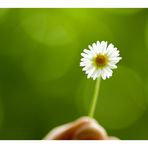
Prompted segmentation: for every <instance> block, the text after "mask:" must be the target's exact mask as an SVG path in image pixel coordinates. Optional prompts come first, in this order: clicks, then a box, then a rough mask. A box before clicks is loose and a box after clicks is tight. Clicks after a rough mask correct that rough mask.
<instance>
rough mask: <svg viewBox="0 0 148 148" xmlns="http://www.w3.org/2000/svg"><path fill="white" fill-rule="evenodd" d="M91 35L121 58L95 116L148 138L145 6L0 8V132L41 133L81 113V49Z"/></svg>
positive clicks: (112, 129) (86, 86) (113, 129)
mask: <svg viewBox="0 0 148 148" xmlns="http://www.w3.org/2000/svg"><path fill="white" fill-rule="evenodd" d="M97 40H100V41H101V40H105V41H108V42H111V43H113V44H114V45H115V46H116V47H118V49H119V50H120V53H121V56H122V57H123V60H122V61H121V62H120V63H119V65H118V67H119V68H118V69H117V70H115V71H114V73H113V77H112V78H110V79H107V80H106V81H103V82H102V85H101V90H100V91H101V93H100V96H99V100H98V105H97V109H96V114H95V118H96V120H97V121H98V122H99V123H100V124H101V125H102V126H104V127H105V128H106V129H107V132H108V133H109V134H110V135H113V136H117V137H119V138H121V139H148V66H147V65H148V9H0V139H42V138H43V137H44V136H45V135H46V134H47V133H48V132H49V131H50V130H51V129H52V128H53V127H55V126H58V125H61V124H64V123H66V122H69V121H72V120H75V119H76V118H78V117H80V116H86V115H87V114H88V109H89V104H90V101H91V98H92V93H93V87H94V81H93V80H91V79H89V80H87V78H86V75H85V74H84V73H83V72H82V69H81V67H80V66H79V62H80V58H81V57H80V53H81V52H82V50H83V49H84V48H87V46H88V45H89V44H92V43H93V42H96V41H97Z"/></svg>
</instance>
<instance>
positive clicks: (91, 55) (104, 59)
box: [80, 41, 122, 80]
mask: <svg viewBox="0 0 148 148" xmlns="http://www.w3.org/2000/svg"><path fill="white" fill-rule="evenodd" d="M88 48H89V50H88V49H84V51H83V53H81V56H82V58H81V62H80V66H81V67H83V69H82V70H83V71H85V73H86V74H87V78H93V80H95V79H96V78H98V77H102V79H103V80H105V79H106V78H109V77H111V76H112V73H113V71H112V69H116V68H117V66H116V64H117V63H118V62H119V61H120V60H121V59H122V58H121V57H119V56H120V55H119V50H117V48H116V47H114V45H113V44H107V42H105V41H102V42H99V41H97V42H96V43H93V44H92V45H89V46H88Z"/></svg>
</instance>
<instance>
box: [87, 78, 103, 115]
mask: <svg viewBox="0 0 148 148" xmlns="http://www.w3.org/2000/svg"><path fill="white" fill-rule="evenodd" d="M100 83H101V77H98V78H97V80H96V84H95V90H94V96H93V99H92V103H91V106H90V111H89V117H91V118H93V116H94V112H95V109H96V105H97V99H98V95H99V90H100Z"/></svg>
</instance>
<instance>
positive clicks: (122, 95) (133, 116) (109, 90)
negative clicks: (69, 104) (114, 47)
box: [76, 66, 146, 129]
mask: <svg viewBox="0 0 148 148" xmlns="http://www.w3.org/2000/svg"><path fill="white" fill-rule="evenodd" d="M93 86H94V81H93V80H88V81H87V80H86V79H85V80H83V81H82V82H81V84H80V87H79V88H78V93H77V97H76V101H77V105H78V107H79V109H81V111H84V110H83V108H84V109H85V112H86V113H87V111H88V110H89V106H90V101H91V98H92V93H93ZM145 102H146V100H145V95H144V89H143V84H142V81H141V79H140V77H139V76H138V75H137V73H135V72H134V71H132V70H131V69H129V68H127V67H123V66H120V67H119V68H118V70H116V71H115V72H114V74H113V77H112V78H110V79H108V80H105V81H103V80H102V82H101V89H100V95H99V98H98V103H97V108H96V113H95V118H96V119H97V120H98V121H99V122H100V123H101V124H102V125H103V126H104V127H105V128H108V129H122V128H125V127H128V126H130V125H131V124H133V123H134V122H135V121H136V120H138V119H139V117H141V115H142V114H143V112H144V111H145V108H146V103H145Z"/></svg>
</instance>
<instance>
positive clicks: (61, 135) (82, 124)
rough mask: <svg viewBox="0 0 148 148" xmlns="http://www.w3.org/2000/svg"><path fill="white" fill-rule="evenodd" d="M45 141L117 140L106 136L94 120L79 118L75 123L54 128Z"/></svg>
mask: <svg viewBox="0 0 148 148" xmlns="http://www.w3.org/2000/svg"><path fill="white" fill-rule="evenodd" d="M44 139H45V140H117V139H118V138H116V137H110V136H108V135H107V133H106V131H105V129H104V128H103V127H102V126H101V125H99V124H98V123H97V121H96V120H94V119H92V118H89V117H81V118H79V119H77V120H76V121H73V122H71V123H67V124H64V125H61V126H59V127H56V128H54V129H53V130H52V131H51V132H50V133H49V134H48V135H47V136H46V137H45V138H44Z"/></svg>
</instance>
